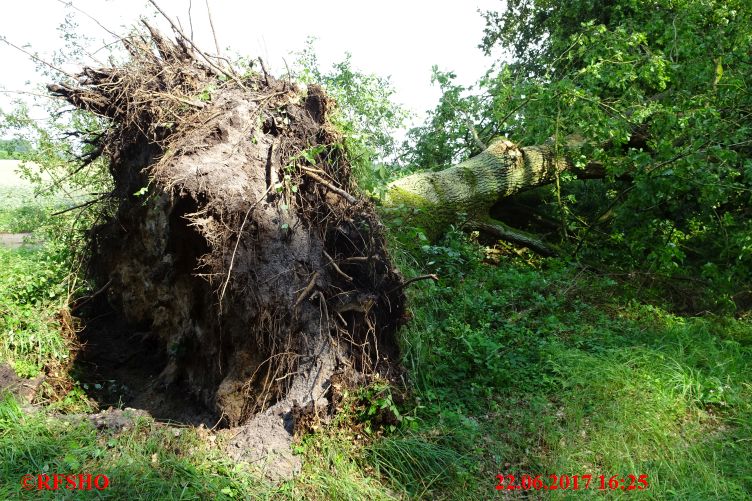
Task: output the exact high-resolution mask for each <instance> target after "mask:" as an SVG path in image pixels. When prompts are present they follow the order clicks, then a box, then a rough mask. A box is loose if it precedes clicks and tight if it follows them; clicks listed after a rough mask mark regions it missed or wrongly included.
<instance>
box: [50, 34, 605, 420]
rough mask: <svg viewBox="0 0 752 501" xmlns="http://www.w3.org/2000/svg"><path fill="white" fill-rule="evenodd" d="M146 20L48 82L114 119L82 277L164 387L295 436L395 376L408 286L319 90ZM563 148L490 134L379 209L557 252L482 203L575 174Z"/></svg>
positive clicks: (415, 178) (395, 187)
mask: <svg viewBox="0 0 752 501" xmlns="http://www.w3.org/2000/svg"><path fill="white" fill-rule="evenodd" d="M145 25H146V27H147V29H148V35H147V34H140V35H135V36H131V37H129V38H126V39H124V40H123V43H124V44H125V47H126V48H127V50H128V52H129V54H130V60H129V61H128V62H127V63H125V64H123V65H120V66H113V67H107V68H86V69H84V70H83V72H82V73H81V74H80V75H79V76H78V80H77V81H76V82H69V83H65V84H54V85H50V86H49V90H50V91H51V92H52V93H53V94H54V95H56V96H59V97H62V98H64V99H66V100H67V101H68V102H69V103H71V104H73V105H75V106H76V107H78V108H81V109H84V110H88V111H90V112H93V113H95V114H97V115H99V116H102V117H106V118H107V119H108V120H109V124H110V125H109V128H108V129H107V130H106V132H105V133H104V134H101V135H100V136H97V137H96V138H94V139H92V141H94V143H95V145H96V148H95V150H94V152H95V153H94V154H95V155H104V156H106V157H107V158H108V159H109V168H110V172H111V174H112V177H113V179H114V186H115V188H114V191H113V193H112V194H111V197H112V199H114V200H115V201H116V205H117V210H116V212H115V213H114V214H113V215H112V217H110V218H109V219H108V220H107V221H106V222H104V223H103V224H101V225H99V226H97V227H96V228H94V229H93V230H92V234H91V242H92V248H91V266H90V274H91V276H92V277H93V278H94V280H95V282H98V285H99V286H100V287H101V290H103V291H104V290H106V294H107V299H108V302H109V304H110V305H111V306H112V307H114V309H115V310H116V311H117V312H119V313H120V314H121V315H122V316H123V318H124V319H125V320H126V321H127V322H128V323H129V324H130V325H132V326H134V329H135V330H138V331H140V332H145V333H146V334H145V335H144V336H145V337H148V338H149V339H151V340H152V341H154V340H156V342H157V345H158V346H159V349H161V350H163V351H164V353H165V354H166V356H165V363H164V367H163V368H161V373H160V376H159V380H158V383H159V384H160V385H162V386H165V387H178V388H181V391H185V392H187V394H188V395H190V397H191V398H194V399H196V400H198V401H200V402H202V403H203V404H204V405H205V406H207V407H208V408H211V409H214V410H215V411H216V413H217V415H221V416H222V418H223V419H224V421H225V422H226V423H227V424H228V425H230V426H234V425H238V424H241V423H244V422H247V421H248V420H249V419H250V418H251V417H253V416H255V415H257V414H258V413H259V412H262V411H263V412H264V413H265V414H266V415H275V416H277V417H280V418H281V419H279V420H278V424H277V425H275V426H277V427H278V428H280V429H281V428H282V427H283V425H284V426H285V427H286V428H287V429H288V430H287V431H288V432H289V431H290V430H289V428H290V426H291V423H290V422H289V420H290V419H291V417H290V416H292V415H293V412H292V410H293V409H294V408H295V407H296V406H298V407H299V406H304V405H310V404H312V405H313V406H314V407H316V406H318V407H322V406H326V405H327V398H328V397H329V396H330V393H331V391H332V388H331V387H332V380H333V379H336V378H337V377H345V378H350V379H354V380H362V376H367V375H371V374H376V373H378V374H382V375H385V376H387V377H390V376H393V375H394V374H396V371H397V369H396V361H397V355H398V353H397V343H396V340H395V332H396V330H397V328H398V327H399V325H400V324H401V323H402V321H403V312H404V301H405V298H404V294H403V288H404V286H405V285H406V282H404V281H403V279H402V278H401V276H400V274H399V273H398V271H397V270H396V269H395V268H394V267H393V265H392V264H391V261H390V258H389V256H388V254H387V251H386V250H385V243H384V237H383V234H382V225H381V224H380V222H379V220H378V218H377V216H376V213H375V210H374V206H373V204H372V202H370V201H368V200H367V199H366V198H364V197H363V196H362V195H360V194H358V193H357V191H356V189H355V186H354V185H353V181H352V179H351V176H350V167H349V165H348V161H347V158H346V154H345V150H344V148H343V146H342V141H341V138H340V137H339V135H338V133H337V132H336V130H335V129H334V128H333V127H332V126H331V124H330V123H329V121H328V118H327V117H328V112H329V110H330V108H331V106H332V103H331V102H330V99H329V98H328V97H327V96H326V94H325V93H324V91H323V90H322V89H321V88H319V87H317V86H315V85H310V86H308V87H307V89H305V90H303V89H300V88H299V87H297V86H296V85H294V84H293V83H292V82H290V81H283V80H278V79H275V78H274V77H272V76H270V75H268V74H267V73H266V71H265V70H264V69H263V66H262V68H261V71H259V72H254V73H250V74H247V75H242V76H241V75H238V74H236V73H235V72H234V71H233V70H232V69H231V68H229V67H227V66H224V65H222V64H221V61H220V60H219V59H215V58H212V57H209V56H206V55H205V54H203V53H201V52H200V51H199V50H198V49H197V48H195V47H193V46H192V44H191V43H190V42H189V41H188V40H187V39H185V38H183V37H181V36H178V37H177V40H176V42H173V41H171V40H169V39H167V38H165V37H163V36H162V35H160V34H159V33H158V32H157V31H155V30H154V29H152V28H151V27H150V26H149V25H148V24H146V23H145ZM557 152H558V150H557V148H555V145H541V146H533V147H523V148H521V147H518V146H517V145H514V144H513V143H511V142H509V141H508V140H506V139H497V140H496V141H494V142H493V143H492V144H491V145H490V146H489V147H488V148H487V149H486V150H485V151H484V152H482V153H481V154H480V155H477V156H475V157H473V158H471V159H469V160H467V161H465V162H463V163H461V164H459V165H456V166H454V167H450V168H447V169H445V170H443V171H440V172H432V173H418V174H414V175H411V176H407V177H405V178H402V179H399V180H397V181H395V182H393V183H391V184H390V185H389V188H388V191H387V193H386V195H385V197H384V198H383V200H382V201H381V203H382V204H383V205H384V206H386V207H406V208H408V209H409V211H410V214H411V217H414V219H415V221H414V222H415V224H417V225H420V226H422V227H424V228H425V229H426V230H427V232H428V233H429V234H430V235H431V236H433V237H436V236H438V235H439V234H440V233H441V232H442V231H443V230H444V229H446V228H447V227H448V225H450V224H455V223H458V222H461V223H462V224H464V225H465V226H466V227H469V228H471V229H478V230H482V231H485V232H489V233H491V234H492V235H494V236H496V237H498V238H504V239H507V240H511V241H513V242H517V243H520V244H523V245H526V246H528V247H530V248H532V249H535V250H537V251H539V252H541V253H551V249H550V248H549V247H548V246H547V245H546V244H544V243H543V242H542V241H541V240H540V239H537V238H535V237H533V236H530V235H527V234H525V233H523V232H521V231H518V230H515V229H512V228H510V227H508V226H506V225H504V224H503V223H501V222H500V221H498V220H495V219H493V218H491V216H490V215H489V210H490V208H491V206H492V205H493V204H494V203H496V202H497V201H498V200H499V199H501V198H504V197H508V196H510V195H512V194H514V193H517V192H519V191H522V190H526V189H529V188H532V187H535V186H540V185H542V184H546V183H550V182H552V181H554V180H555V179H556V177H557V176H558V175H559V174H560V173H561V172H562V171H564V170H567V169H572V168H573V167H572V165H571V164H570V163H569V162H568V161H567V160H566V159H565V158H563V157H562V156H561V155H558V154H557ZM91 160H92V156H90V158H88V159H87V162H90V161H91ZM595 170H597V166H595V167H591V168H589V169H586V170H585V171H583V172H581V174H583V175H588V176H590V175H593V174H594V172H595ZM460 215H461V216H460ZM460 219H461V221H460ZM285 419H287V422H286V421H285ZM285 423H286V424H285Z"/></svg>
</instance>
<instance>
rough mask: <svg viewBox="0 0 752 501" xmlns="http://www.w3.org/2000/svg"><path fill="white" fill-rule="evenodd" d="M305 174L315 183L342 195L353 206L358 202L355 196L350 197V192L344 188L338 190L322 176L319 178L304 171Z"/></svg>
mask: <svg viewBox="0 0 752 501" xmlns="http://www.w3.org/2000/svg"><path fill="white" fill-rule="evenodd" d="M303 173H304V174H305V175H306V176H308V177H310V178H311V179H313V180H314V181H316V182H318V183H319V184H323V185H324V186H326V187H327V188H329V189H330V190H331V191H333V192H334V193H338V194H340V195H342V196H343V197H344V198H345V200H347V201H348V202H350V203H351V204H354V203H355V202H356V201H357V199H356V198H355V197H354V196H352V195H350V194H349V193H348V192H346V191H345V190H343V189H342V188H337V187H336V186H334V185H333V184H332V183H330V182H329V181H327V180H326V179H324V178H323V177H321V176H319V175H317V174H314V173H313V172H310V171H308V170H304V171H303Z"/></svg>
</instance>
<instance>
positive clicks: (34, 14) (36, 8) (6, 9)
mask: <svg viewBox="0 0 752 501" xmlns="http://www.w3.org/2000/svg"><path fill="white" fill-rule="evenodd" d="M69 1H70V0H65V1H64V2H63V1H60V0H24V1H12V2H11V1H8V2H3V13H2V16H0V36H3V37H5V38H7V40H8V41H10V42H12V43H14V44H16V45H18V46H24V45H25V44H30V48H28V50H31V51H33V52H37V53H39V54H40V56H41V57H43V58H45V59H49V58H51V55H52V53H53V52H54V51H55V50H56V49H58V48H60V47H62V46H63V45H64V41H63V39H62V38H61V33H60V31H59V30H58V27H59V26H60V24H61V23H62V22H63V21H64V20H65V18H66V14H67V13H72V14H73V15H74V19H75V22H76V23H77V24H78V27H77V33H79V34H82V35H85V36H86V37H88V38H90V39H91V47H92V49H91V52H94V51H95V50H96V48H100V47H102V46H104V45H105V44H108V43H111V42H112V41H113V40H114V37H113V36H112V35H111V34H110V33H108V31H106V30H109V31H111V32H114V33H117V34H123V33H125V32H127V31H128V30H129V28H130V27H132V26H134V25H135V24H136V23H138V20H139V18H140V17H146V18H148V19H152V20H154V22H155V23H156V24H157V25H158V26H159V27H160V28H161V29H162V30H163V31H164V32H170V30H169V28H168V25H167V24H166V22H165V21H164V20H163V19H162V18H161V17H159V16H157V14H156V11H155V9H154V8H153V7H152V6H151V5H150V4H148V2H146V1H144V0H72V3H73V5H75V6H76V7H78V8H79V9H80V10H82V11H84V12H86V13H87V14H89V15H90V16H91V17H93V18H95V19H96V20H97V21H99V23H101V24H102V25H103V26H104V28H106V30H105V29H103V28H102V27H100V26H98V24H97V23H95V22H94V21H93V20H91V19H90V18H88V17H86V16H85V15H83V14H81V13H80V12H78V11H76V10H73V9H71V8H70V7H67V6H66V5H64V4H65V3H68V2H69ZM156 2H157V4H158V5H159V6H160V7H161V8H162V9H163V10H164V11H165V12H166V13H167V14H168V15H169V16H171V17H172V18H173V19H178V20H179V21H180V24H181V25H182V27H183V31H184V33H186V34H188V32H190V31H191V29H190V24H191V23H189V15H188V12H189V7H190V13H191V15H190V20H191V21H192V26H193V39H194V40H195V41H196V43H197V44H198V45H199V47H201V48H202V49H205V50H206V51H208V52H214V40H213V38H212V32H211V29H210V27H209V22H208V17H207V15H206V13H207V9H206V3H205V2H206V0H156ZM208 2H209V6H210V8H211V14H212V19H213V23H214V27H215V30H216V33H217V38H218V42H219V46H220V49H221V50H222V51H223V53H226V54H231V53H236V54H242V55H244V56H246V55H247V56H250V57H254V56H260V57H262V58H263V59H264V62H265V64H266V65H267V67H269V68H270V71H271V72H272V73H273V74H275V75H279V74H281V73H284V72H285V62H287V64H290V63H291V62H292V61H294V60H295V55H294V53H295V52H297V51H300V50H302V49H303V48H304V46H305V42H306V39H307V38H308V37H315V38H316V39H317V41H316V45H315V47H316V52H317V54H318V57H319V61H320V62H321V63H322V69H324V70H325V69H328V68H329V67H331V65H332V64H333V63H335V62H337V61H340V60H342V59H343V58H344V54H345V52H346V51H347V52H350V53H351V54H352V61H353V66H354V67H355V68H356V69H358V70H360V71H363V72H366V73H376V74H378V75H381V76H389V77H390V79H391V82H392V84H393V85H394V88H395V90H396V100H397V101H398V102H400V103H402V104H403V105H405V106H406V107H407V109H408V110H409V111H411V112H412V113H413V119H412V124H418V123H421V121H422V119H423V118H424V117H425V112H426V111H427V110H429V109H431V108H433V107H434V105H435V104H436V103H437V102H438V98H439V96H440V92H439V89H438V87H437V86H433V85H432V84H431V67H432V66H433V65H438V67H439V68H440V69H442V70H451V71H454V72H455V73H456V74H457V77H458V81H459V82H460V83H464V84H467V85H470V84H472V83H473V82H475V81H476V80H477V79H478V78H479V77H480V76H482V75H483V73H484V72H485V71H486V70H487V69H488V68H489V67H490V66H491V64H492V62H493V60H492V58H490V57H487V56H484V55H483V53H482V51H481V50H480V49H478V44H479V43H480V41H481V38H482V35H483V27H484V25H485V23H484V20H483V18H482V17H481V16H480V14H479V13H478V10H479V9H480V10H500V9H503V7H504V2H503V0H454V1H448V0H434V1H430V0H380V1H371V2H358V1H353V0H350V1H344V0H323V1H319V2H315V1H300V0H271V1H263V2H258V1H250V0H249V1H229V0H208ZM228 47H229V48H231V51H227V48H228ZM103 53H104V51H100V52H99V53H97V54H96V55H98V56H101V54H103ZM0 62H1V64H0V90H6V91H24V92H40V90H39V86H40V85H41V84H42V83H44V82H46V80H45V79H44V78H43V77H40V76H39V75H38V74H37V73H36V70H35V65H34V63H33V62H31V61H30V60H29V58H28V57H27V56H25V55H24V54H22V53H20V52H18V51H17V50H15V49H13V48H11V47H9V46H7V45H6V44H3V43H2V42H0ZM63 69H65V70H67V71H69V72H72V73H74V72H75V71H76V70H77V69H79V68H77V67H76V66H75V65H68V66H65V67H64V68H63ZM17 97H18V95H17V94H13V93H2V92H0V109H7V108H8V107H9V102H10V99H12V98H17ZM35 113H36V114H38V115H39V114H41V113H42V111H41V110H37V111H35ZM39 118H43V117H42V116H41V115H40V116H39Z"/></svg>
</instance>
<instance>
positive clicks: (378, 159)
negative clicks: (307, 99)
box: [296, 38, 407, 190]
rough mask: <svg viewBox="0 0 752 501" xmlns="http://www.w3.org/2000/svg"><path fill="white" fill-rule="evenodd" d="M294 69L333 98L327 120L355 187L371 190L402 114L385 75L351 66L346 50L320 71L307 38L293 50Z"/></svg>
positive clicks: (382, 171) (386, 174)
mask: <svg viewBox="0 0 752 501" xmlns="http://www.w3.org/2000/svg"><path fill="white" fill-rule="evenodd" d="M296 70H297V71H296V73H297V75H296V76H297V78H299V79H300V80H301V81H302V82H303V83H305V84H318V85H321V86H322V87H324V89H326V91H327V93H328V94H329V95H330V96H332V97H333V98H334V100H335V101H336V105H337V109H336V112H335V114H334V115H333V116H332V117H331V119H332V122H333V123H334V124H335V125H336V126H337V128H338V129H340V131H341V132H342V133H343V134H344V136H345V146H346V147H347V149H348V151H349V156H350V160H351V162H352V164H353V167H354V173H355V175H356V176H357V178H358V181H359V183H360V185H361V188H363V189H365V190H372V189H374V188H375V187H376V186H377V185H378V184H379V183H383V182H384V181H385V180H386V179H387V178H388V177H389V172H388V171H387V170H386V168H385V166H384V165H383V163H384V162H386V161H387V160H389V159H390V158H392V157H393V156H394V154H395V152H396V147H395V140H394V137H393V133H394V131H395V130H397V129H399V128H400V127H402V126H403V125H404V122H405V120H406V119H407V111H406V110H405V108H403V107H402V106H401V105H399V104H397V103H395V102H394V97H393V96H394V88H393V87H392V84H391V82H390V81H389V79H388V78H384V77H381V76H378V75H375V74H368V73H363V72H361V71H358V70H357V69H355V68H353V66H352V57H351V55H350V53H345V58H344V59H343V60H342V61H340V62H338V63H335V64H334V65H333V66H332V68H331V70H329V71H323V70H322V69H321V67H320V64H319V61H318V57H317V55H316V51H315V46H314V39H312V38H309V39H308V41H307V43H306V47H305V48H304V49H303V50H302V51H301V52H300V53H298V60H297V61H296Z"/></svg>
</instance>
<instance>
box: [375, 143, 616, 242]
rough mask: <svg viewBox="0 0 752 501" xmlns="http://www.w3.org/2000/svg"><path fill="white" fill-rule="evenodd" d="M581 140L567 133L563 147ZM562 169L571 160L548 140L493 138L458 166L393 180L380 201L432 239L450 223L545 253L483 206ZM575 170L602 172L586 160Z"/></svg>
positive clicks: (597, 174)
mask: <svg viewBox="0 0 752 501" xmlns="http://www.w3.org/2000/svg"><path fill="white" fill-rule="evenodd" d="M581 143H582V141H581V140H579V139H577V138H570V139H568V141H567V143H566V144H565V145H564V146H565V147H566V148H567V149H569V148H573V147H577V146H579V145H580V144H581ZM562 149H564V148H562ZM565 170H573V164H572V163H571V162H570V161H569V160H568V159H567V158H566V157H565V156H563V155H561V154H559V155H557V151H556V148H555V146H554V145H553V144H544V145H539V146H526V147H519V146H517V145H515V144H514V143H512V142H511V141H509V140H507V139H505V138H497V139H495V140H494V141H493V142H492V143H491V144H490V145H489V146H488V148H486V149H485V150H484V151H483V152H481V153H480V154H478V155H476V156H474V157H472V158H470V159H468V160H466V161H464V162H462V163H460V164H458V165H455V166H452V167H449V168H447V169H444V170H441V171H438V172H419V173H416V174H412V175H409V176H406V177H403V178H401V179H397V180H396V181H393V182H392V183H390V184H389V187H388V190H387V192H386V194H385V196H384V199H383V200H382V204H383V205H384V206H385V207H389V208H398V207H404V208H406V209H407V210H406V211H404V212H403V213H402V214H400V217H401V218H403V219H404V218H407V219H409V221H410V223H411V224H413V225H415V226H419V227H421V228H423V230H424V231H425V232H426V234H427V235H428V236H429V237H430V238H432V239H434V238H436V237H438V236H439V235H441V234H442V233H443V232H444V231H446V229H447V228H448V227H449V226H450V225H452V224H455V225H461V226H462V227H464V228H467V229H471V230H479V231H482V232H486V233H489V234H491V235H493V236H495V237H497V238H500V239H503V240H508V241H511V242H514V243H517V244H520V245H524V246H527V247H529V248H531V249H533V250H535V251H536V252H539V253H541V254H544V255H550V254H553V249H552V248H551V246H550V245H547V244H546V243H544V242H543V241H542V240H541V239H540V238H537V237H535V236H533V235H530V234H528V233H525V232H523V231H520V230H517V229H514V228H511V227H510V226H508V225H506V224H504V223H503V222H501V221H499V220H498V219H494V218H492V217H491V215H490V214H489V211H490V209H491V207H492V206H493V205H494V204H496V203H497V202H498V201H499V200H500V199H502V198H504V197H509V196H511V195H514V194H515V193H519V192H521V191H524V190H528V189H531V188H535V187H537V186H542V185H544V184H548V183H552V182H554V181H555V180H556V178H557V176H558V175H560V174H561V173H562V172H564V171H565ZM577 174H578V176H580V177H584V178H587V177H602V168H601V167H600V166H599V165H595V164H591V165H588V166H587V167H586V168H585V169H583V170H581V171H578V172H577Z"/></svg>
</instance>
